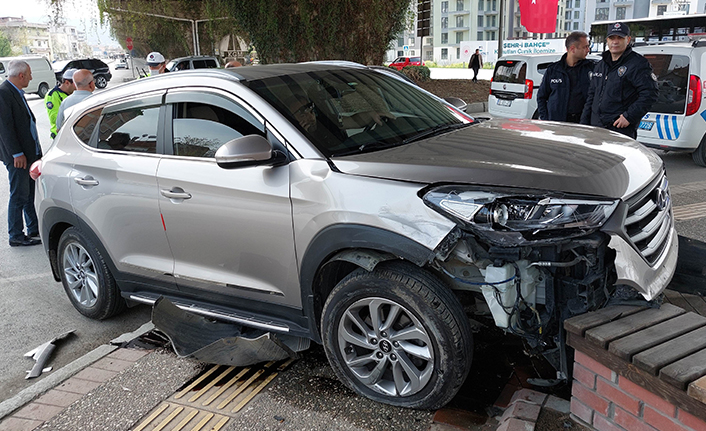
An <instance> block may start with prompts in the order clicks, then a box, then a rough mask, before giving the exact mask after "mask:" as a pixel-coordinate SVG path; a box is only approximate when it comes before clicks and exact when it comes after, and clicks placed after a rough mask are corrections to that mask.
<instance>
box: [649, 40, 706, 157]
mask: <svg viewBox="0 0 706 431" xmlns="http://www.w3.org/2000/svg"><path fill="white" fill-rule="evenodd" d="M635 51H637V52H639V53H640V54H642V55H644V56H645V58H647V60H648V61H649V62H650V64H651V65H652V69H653V70H654V74H655V76H656V78H657V84H658V86H659V96H658V98H657V102H655V103H654V105H652V109H650V112H648V113H647V114H646V115H645V116H644V117H643V118H642V121H640V125H639V128H638V130H637V140H638V141H640V142H641V143H643V144H644V145H646V146H648V147H652V148H657V149H661V150H684V151H690V152H691V156H692V158H693V159H694V163H696V164H697V165H699V166H705V167H706V100H704V99H705V98H706V75H705V74H704V72H706V40H700V41H699V40H697V41H694V42H691V43H689V42H681V43H664V44H659V45H647V46H638V47H635Z"/></svg>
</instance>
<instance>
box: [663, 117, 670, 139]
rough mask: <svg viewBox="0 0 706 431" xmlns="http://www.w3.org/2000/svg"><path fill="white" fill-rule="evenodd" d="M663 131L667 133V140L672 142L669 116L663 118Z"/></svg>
mask: <svg viewBox="0 0 706 431" xmlns="http://www.w3.org/2000/svg"><path fill="white" fill-rule="evenodd" d="M664 130H666V131H667V139H669V140H670V141H671V140H672V134H671V133H669V115H665V116H664Z"/></svg>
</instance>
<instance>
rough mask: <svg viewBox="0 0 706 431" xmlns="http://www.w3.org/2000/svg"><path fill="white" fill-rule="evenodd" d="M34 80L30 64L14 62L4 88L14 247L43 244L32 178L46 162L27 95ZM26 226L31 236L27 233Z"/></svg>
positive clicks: (0, 96) (0, 141)
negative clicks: (39, 164)
mask: <svg viewBox="0 0 706 431" xmlns="http://www.w3.org/2000/svg"><path fill="white" fill-rule="evenodd" d="M31 80H32V69H31V68H30V66H29V64H27V62H25V61H22V60H12V61H10V62H9V63H8V65H7V79H5V81H3V83H2V84H0V112H1V113H2V115H0V156H1V157H2V161H3V163H4V164H5V168H7V172H8V177H9V182H10V199H9V202H8V205H7V224H8V236H9V239H10V247H17V246H29V245H37V244H41V243H42V241H41V239H40V238H39V222H38V220H37V213H36V212H35V210H34V180H33V179H32V178H31V177H30V176H29V167H30V166H31V165H32V163H34V162H35V161H36V160H39V159H41V158H42V147H41V146H40V145H39V135H38V134H37V120H36V119H35V118H34V114H32V110H31V109H29V105H28V104H27V101H26V100H25V95H24V91H23V88H27V86H28V85H29V81H31ZM23 215H24V220H23ZM25 224H26V225H27V235H25V233H24V227H25Z"/></svg>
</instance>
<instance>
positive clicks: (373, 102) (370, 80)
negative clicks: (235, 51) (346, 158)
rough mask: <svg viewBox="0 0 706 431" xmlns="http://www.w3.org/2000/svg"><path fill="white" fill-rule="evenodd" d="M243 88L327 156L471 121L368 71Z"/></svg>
mask: <svg viewBox="0 0 706 431" xmlns="http://www.w3.org/2000/svg"><path fill="white" fill-rule="evenodd" d="M247 85H248V86H249V87H250V88H251V89H252V90H253V91H255V92H256V93H258V94H259V95H260V96H262V97H263V98H264V99H266V100H267V101H268V102H269V103H270V104H272V106H274V107H275V108H276V109H277V110H278V111H279V112H280V113H282V115H284V116H285V117H287V118H288V119H289V120H290V121H291V122H292V124H293V125H295V126H296V127H297V128H298V129H299V130H300V131H301V132H302V133H303V134H304V135H305V136H306V137H307V138H308V139H309V141H311V142H312V143H313V144H314V145H315V146H316V147H317V148H318V149H319V151H321V153H323V154H324V155H325V156H327V157H335V156H342V155H347V154H355V153H362V152H368V151H376V150H379V149H384V148H389V147H393V146H397V145H404V144H406V143H409V142H411V141H413V140H415V139H421V138H422V137H429V136H432V135H434V134H437V133H443V132H445V131H448V130H451V129H453V128H456V127H463V126H464V125H467V124H471V122H472V119H471V118H469V117H466V116H465V115H463V114H461V113H460V112H459V111H456V110H454V109H452V108H450V107H449V106H448V105H445V104H444V103H442V102H440V101H439V100H437V99H435V98H434V97H432V96H430V95H429V94H427V93H425V92H423V91H422V90H421V89H419V88H417V87H416V86H414V85H410V84H408V83H405V82H402V81H400V80H399V79H396V78H393V77H391V76H386V75H383V74H382V73H377V72H375V71H372V70H367V69H335V70H328V71H312V72H307V73H298V74H291V75H284V76H276V77H271V78H264V79H259V80H253V81H249V82H248V83H247Z"/></svg>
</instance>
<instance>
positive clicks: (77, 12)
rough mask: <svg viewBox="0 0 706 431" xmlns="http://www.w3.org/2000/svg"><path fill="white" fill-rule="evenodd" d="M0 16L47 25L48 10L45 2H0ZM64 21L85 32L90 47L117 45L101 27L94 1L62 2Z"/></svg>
mask: <svg viewBox="0 0 706 431" xmlns="http://www.w3.org/2000/svg"><path fill="white" fill-rule="evenodd" d="M0 2H2V7H0V16H12V17H20V16H24V18H25V20H27V21H29V22H35V23H48V22H49V16H50V13H51V11H50V9H49V6H47V4H48V1H47V0H0ZM63 16H64V19H65V20H66V24H67V25H71V26H74V27H76V29H77V30H79V31H85V32H86V38H87V39H88V43H89V44H91V45H97V44H100V45H115V46H117V45H118V42H117V41H116V40H115V39H113V38H112V37H111V36H110V28H109V27H108V25H107V24H104V26H103V27H101V24H100V20H99V16H98V7H97V6H96V2H95V0H64V15H63Z"/></svg>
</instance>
